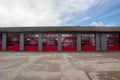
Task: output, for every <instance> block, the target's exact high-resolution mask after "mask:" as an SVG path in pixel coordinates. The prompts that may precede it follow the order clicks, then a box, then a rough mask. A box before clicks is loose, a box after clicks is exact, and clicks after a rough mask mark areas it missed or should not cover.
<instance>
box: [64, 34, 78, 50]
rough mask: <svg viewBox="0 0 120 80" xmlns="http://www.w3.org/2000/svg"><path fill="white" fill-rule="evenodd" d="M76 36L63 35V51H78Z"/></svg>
mask: <svg viewBox="0 0 120 80" xmlns="http://www.w3.org/2000/svg"><path fill="white" fill-rule="evenodd" d="M76 39H77V37H76V34H62V51H76V49H77V42H76Z"/></svg>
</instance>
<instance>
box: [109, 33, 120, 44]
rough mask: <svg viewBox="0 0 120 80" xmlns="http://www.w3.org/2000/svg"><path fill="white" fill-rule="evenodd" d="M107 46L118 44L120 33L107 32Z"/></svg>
mask: <svg viewBox="0 0 120 80" xmlns="http://www.w3.org/2000/svg"><path fill="white" fill-rule="evenodd" d="M107 45H108V46H120V34H107Z"/></svg>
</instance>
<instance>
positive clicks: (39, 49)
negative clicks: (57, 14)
mask: <svg viewBox="0 0 120 80" xmlns="http://www.w3.org/2000/svg"><path fill="white" fill-rule="evenodd" d="M38 51H42V33H39V34H38Z"/></svg>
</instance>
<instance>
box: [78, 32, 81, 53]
mask: <svg viewBox="0 0 120 80" xmlns="http://www.w3.org/2000/svg"><path fill="white" fill-rule="evenodd" d="M77 51H78V52H79V51H81V34H80V33H77Z"/></svg>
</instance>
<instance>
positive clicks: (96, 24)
mask: <svg viewBox="0 0 120 80" xmlns="http://www.w3.org/2000/svg"><path fill="white" fill-rule="evenodd" d="M90 26H115V24H114V23H109V24H104V23H103V22H95V21H94V22H92V23H91V24H90Z"/></svg>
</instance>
